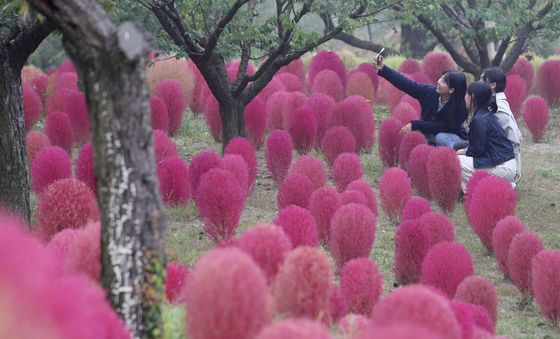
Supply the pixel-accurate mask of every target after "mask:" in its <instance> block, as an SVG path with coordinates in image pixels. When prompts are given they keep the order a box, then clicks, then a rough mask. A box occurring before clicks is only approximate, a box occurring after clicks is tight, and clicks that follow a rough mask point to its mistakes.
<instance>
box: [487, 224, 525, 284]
mask: <svg viewBox="0 0 560 339" xmlns="http://www.w3.org/2000/svg"><path fill="white" fill-rule="evenodd" d="M523 231H525V225H524V224H523V222H522V221H521V220H519V219H518V218H517V217H514V216H507V217H505V218H503V219H502V220H500V221H498V223H497V224H496V227H495V228H494V231H493V232H492V249H493V250H494V256H495V257H496V261H497V262H498V268H499V269H500V271H502V272H504V275H505V276H506V277H509V273H508V265H507V263H508V253H509V246H510V244H511V241H512V240H513V237H515V236H516V235H517V234H518V233H521V232H523Z"/></svg>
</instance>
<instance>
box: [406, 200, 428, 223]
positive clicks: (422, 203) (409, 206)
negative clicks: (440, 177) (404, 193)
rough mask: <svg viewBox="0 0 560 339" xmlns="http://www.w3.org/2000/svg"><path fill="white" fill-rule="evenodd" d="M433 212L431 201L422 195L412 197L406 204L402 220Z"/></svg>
mask: <svg viewBox="0 0 560 339" xmlns="http://www.w3.org/2000/svg"><path fill="white" fill-rule="evenodd" d="M429 212H432V207H431V206H430V202H429V201H428V200H426V199H424V198H422V197H411V198H410V199H408V201H407V202H406V204H404V208H403V213H402V220H414V219H418V218H420V217H421V216H422V215H424V214H426V213H429Z"/></svg>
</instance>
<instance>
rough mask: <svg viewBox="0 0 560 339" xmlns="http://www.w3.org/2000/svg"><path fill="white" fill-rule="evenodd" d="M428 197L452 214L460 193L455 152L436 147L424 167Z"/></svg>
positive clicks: (457, 162) (458, 164) (450, 149)
mask: <svg viewBox="0 0 560 339" xmlns="http://www.w3.org/2000/svg"><path fill="white" fill-rule="evenodd" d="M426 169H427V172H428V178H429V179H428V186H429V187H430V196H431V197H432V199H433V200H435V201H436V202H437V204H438V205H439V206H440V207H441V208H442V209H443V210H444V211H446V212H448V213H449V212H452V211H453V210H454V209H455V205H456V203H457V197H458V196H459V192H460V191H461V164H460V163H459V158H458V157H457V155H456V154H455V151H454V150H453V149H452V148H449V147H436V149H434V150H433V151H432V152H431V153H430V158H429V159H428V163H427V165H426Z"/></svg>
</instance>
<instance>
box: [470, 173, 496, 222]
mask: <svg viewBox="0 0 560 339" xmlns="http://www.w3.org/2000/svg"><path fill="white" fill-rule="evenodd" d="M491 175H492V174H490V172H487V171H485V170H475V171H474V173H473V175H472V176H471V178H470V179H469V182H468V183H467V190H466V192H465V196H464V198H463V208H464V209H465V213H466V215H467V218H470V204H471V201H472V194H473V192H474V189H475V188H476V185H478V183H479V182H480V181H481V180H482V179H484V178H487V177H489V176H491Z"/></svg>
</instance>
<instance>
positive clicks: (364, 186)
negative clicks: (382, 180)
mask: <svg viewBox="0 0 560 339" xmlns="http://www.w3.org/2000/svg"><path fill="white" fill-rule="evenodd" d="M346 189H347V190H352V191H358V192H360V193H362V194H363V195H364V197H366V200H367V206H368V207H369V209H370V210H371V211H372V212H373V214H375V215H377V199H376V198H375V193H374V192H373V189H372V188H371V186H370V185H369V184H368V183H367V182H366V181H364V180H361V179H360V180H354V181H352V182H351V183H350V184H348V186H346Z"/></svg>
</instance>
